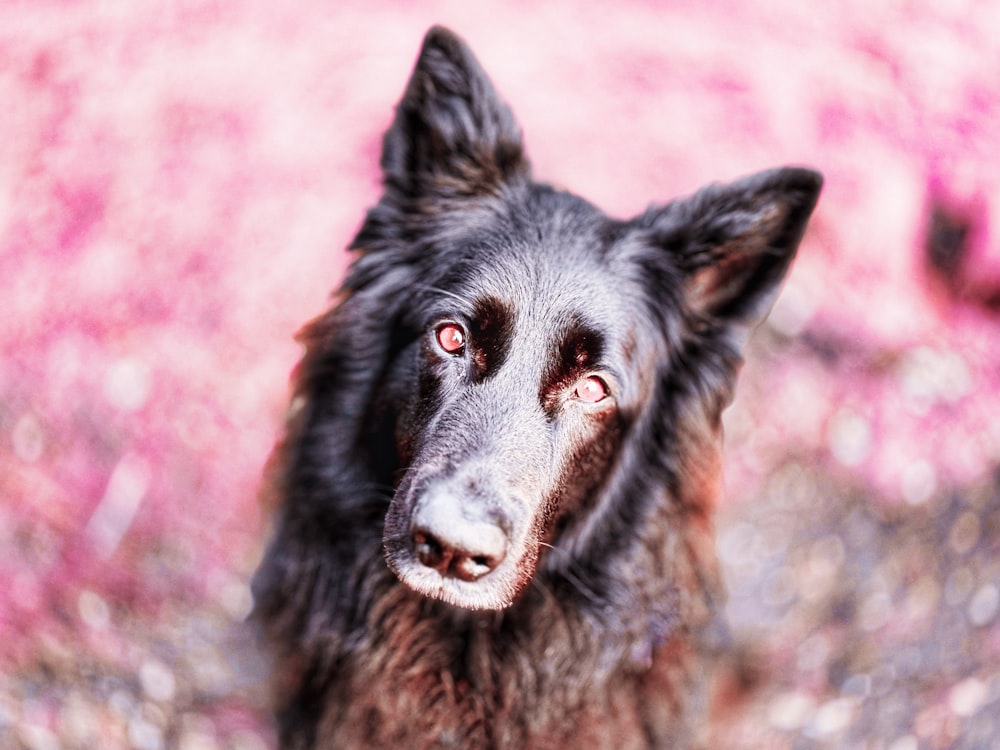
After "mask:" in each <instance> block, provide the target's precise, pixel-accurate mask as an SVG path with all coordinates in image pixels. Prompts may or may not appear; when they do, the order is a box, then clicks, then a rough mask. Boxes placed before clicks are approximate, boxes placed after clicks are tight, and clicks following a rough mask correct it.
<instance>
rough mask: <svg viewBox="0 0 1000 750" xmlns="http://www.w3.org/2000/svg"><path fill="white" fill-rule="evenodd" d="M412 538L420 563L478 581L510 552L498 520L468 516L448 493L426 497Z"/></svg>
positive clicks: (414, 521) (448, 575)
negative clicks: (447, 495)
mask: <svg viewBox="0 0 1000 750" xmlns="http://www.w3.org/2000/svg"><path fill="white" fill-rule="evenodd" d="M410 540H411V541H412V543H413V551H414V553H415V554H416V556H417V560H419V561H420V564H421V565H426V566H427V567H428V568H433V569H434V570H436V571H437V572H438V573H440V574H441V575H443V576H446V577H448V578H458V579H461V580H463V581H478V580H479V579H480V578H482V577H483V576H485V575H486V574H487V573H489V572H490V571H492V570H494V569H496V567H497V566H499V565H500V563H502V562H503V559H504V557H506V555H507V535H506V534H505V533H504V531H503V529H501V528H500V527H499V526H498V525H497V524H496V523H493V522H492V521H491V520H487V519H476V518H469V517H468V515H467V509H466V512H465V513H463V512H462V510H461V509H460V508H459V507H458V506H457V504H456V503H455V501H454V500H452V499H451V498H448V497H441V496H438V497H431V498H425V501H424V502H423V503H422V504H421V506H420V508H419V510H418V511H417V513H416V514H415V515H414V518H413V524H412V526H411V532H410Z"/></svg>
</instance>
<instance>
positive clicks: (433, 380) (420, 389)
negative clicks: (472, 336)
mask: <svg viewBox="0 0 1000 750" xmlns="http://www.w3.org/2000/svg"><path fill="white" fill-rule="evenodd" d="M414 360H416V361H414ZM403 378H405V381H404V382H406V383H409V384H410V387H409V389H408V392H407V393H406V394H405V396H404V397H403V398H401V399H400V401H399V403H398V406H397V415H396V430H395V435H396V452H397V453H398V455H399V461H400V466H401V468H403V469H406V468H407V467H409V466H410V464H411V463H412V460H413V457H414V456H415V455H417V454H418V453H419V451H420V449H421V436H422V435H425V434H426V433H427V429H426V428H427V425H428V423H429V422H430V421H431V420H432V419H433V416H434V414H436V413H437V412H438V411H439V410H440V408H441V401H442V398H443V386H442V373H441V368H440V367H435V366H434V363H433V362H429V361H428V358H427V356H426V354H425V353H423V352H421V353H420V354H419V355H417V356H416V357H414V358H413V359H411V360H410V364H409V370H408V371H407V372H406V373H405V375H403Z"/></svg>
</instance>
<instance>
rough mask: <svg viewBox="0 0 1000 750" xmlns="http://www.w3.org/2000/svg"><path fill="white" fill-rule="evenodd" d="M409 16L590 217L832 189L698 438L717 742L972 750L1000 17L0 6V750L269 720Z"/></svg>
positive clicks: (919, 12) (998, 275)
mask: <svg viewBox="0 0 1000 750" xmlns="http://www.w3.org/2000/svg"><path fill="white" fill-rule="evenodd" d="M432 23H443V24H445V25H448V26H450V27H452V28H453V29H454V30H456V31H457V32H458V33H460V34H461V35H463V36H464V37H465V38H466V39H467V40H468V41H469V43H470V44H471V45H472V47H473V49H474V50H475V51H476V53H477V55H478V56H479V58H480V60H481V61H482V63H483V65H484V67H485V68H486V69H487V70H488V71H489V73H490V74H491V75H492V77H493V79H494V81H495V83H496V84H497V86H498V88H499V89H500V91H501V93H502V94H503V95H504V96H505V97H506V99H507V100H508V101H509V102H510V104H511V105H512V107H513V109H514V111H515V113H516V114H517V116H518V118H519V120H520V122H521V124H522V126H523V128H524V131H525V137H526V142H527V147H528V153H529V156H530V157H531V158H532V160H533V163H534V167H535V173H536V176H538V177H540V178H542V179H544V180H548V181H552V182H554V183H556V184H558V185H564V186H567V187H569V188H571V189H572V190H574V191H575V192H578V193H580V194H582V195H583V196H585V197H587V198H589V199H591V200H592V201H594V202H596V203H597V204H598V205H600V206H602V207H603V208H605V209H606V210H608V211H609V212H610V213H612V214H614V215H617V216H621V217H626V216H630V215H632V214H635V213H638V212H640V211H641V210H643V209H644V208H645V207H646V205H647V204H648V203H649V202H653V201H656V202H663V201H666V200H669V199H670V198H672V197H674V196H676V195H679V194H686V193H689V192H691V191H693V190H695V189H696V188H698V187H699V186H701V185H702V184H704V183H707V182H712V181H717V180H725V179H731V178H735V177H737V176H740V175H742V174H745V173H748V172H751V171H755V170H759V169H763V168H767V167H771V166H775V165H780V164H786V163H798V164H807V165H811V166H814V167H817V168H819V169H820V170H822V171H823V172H824V173H825V175H826V178H827V183H826V188H825V191H824V194H823V197H822V199H821V201H820V206H819V209H818V212H817V214H816V216H815V219H814V220H813V222H812V224H811V228H810V230H809V233H808V235H807V238H806V240H805V242H804V244H803V246H802V249H801V252H800V256H799V260H798V261H797V263H796V265H795V266H794V268H793V271H792V274H791V276H790V278H789V280H788V283H787V286H786V288H785V290H784V292H783V294H782V296H781V298H780V300H779V302H778V304H777V306H776V307H775V310H774V312H773V314H772V316H771V318H770V320H769V322H768V323H767V324H766V325H765V326H763V327H762V328H761V329H760V331H759V332H758V335H757V337H756V339H755V340H754V344H753V350H752V351H751V353H750V358H749V361H748V364H747V366H746V367H745V370H744V373H743V378H742V381H741V384H740V388H739V391H738V398H737V401H736V404H735V405H734V407H733V408H732V409H731V410H730V411H729V412H728V414H727V438H728V449H727V470H726V471H727V475H726V492H725V498H724V500H723V502H722V506H721V508H720V519H719V528H718V531H719V540H720V556H721V559H722V561H723V564H724V566H725V571H726V576H727V582H728V585H729V589H730V592H731V603H730V606H729V617H730V620H731V623H732V626H733V637H734V651H735V652H736V653H737V654H738V655H739V657H738V672H737V678H736V679H735V680H734V684H733V686H731V688H732V695H730V696H729V698H730V699H729V700H728V701H727V702H726V703H725V706H726V710H725V711H723V712H720V714H719V715H718V716H716V717H715V720H714V724H713V727H714V729H713V732H714V736H715V739H714V743H715V746H717V747H726V748H813V747H817V748H818V747H831V748H866V749H868V750H879V749H885V750H919V749H921V748H952V747H954V748H1000V739H998V736H1000V719H998V718H996V717H997V716H998V715H1000V590H998V585H1000V473H998V465H1000V75H998V71H1000V4H997V3H995V2H991V1H990V0H909V1H908V0H876V2H871V1H870V0H847V1H845V2H841V3H826V4H820V3H808V4H807V3H801V2H798V1H797V0H796V1H794V2H793V1H792V0H768V1H767V2H754V3H746V2H738V1H737V0H706V1H704V2H697V3H695V2H690V1H689V0H675V1H674V2H633V1H631V0H620V2H617V3H614V4H613V5H611V4H607V5H605V4H602V5H598V4H596V3H595V4H589V5H583V4H577V3H573V2H570V0H550V1H549V0H541V1H540V2H539V1H533V2H527V1H525V2H503V3H500V2H482V3H465V2H457V1H456V2H447V1H445V0H442V1H441V2H386V1H385V0H371V1H369V2H364V3H362V2H341V3H336V4H334V3H327V2H321V1H320V0H302V1H300V2H295V3H273V2H270V0H238V1H237V2H219V1H216V0H180V1H178V2H173V3H150V2H128V1H126V0H84V1H81V2H57V1H56V0H51V1H50V0H35V1H33V2H30V3H28V2H5V3H2V4H0V102H2V106H3V113H2V115H0V310H2V314H0V352H2V356H0V747H3V748H29V749H30V750H49V749H50V748H94V747H99V748H140V749H141V750H159V749H161V748H182V749H183V750H203V749H205V748H232V749H233V750H236V749H239V750H260V749H261V748H266V747H268V746H270V744H271V743H272V742H273V736H272V734H271V730H270V728H269V724H268V720H267V715H266V712H264V711H263V710H262V705H263V691H262V689H261V687H260V680H261V675H262V674H263V668H262V666H261V664H260V657H259V656H258V655H257V651H256V649H255V648H254V644H253V641H252V638H250V637H248V636H247V634H246V632H245V629H244V628H242V627H241V625H240V624H241V622H242V620H243V618H244V617H245V615H246V613H247V612H248V611H249V608H250V606H251V598H250V593H249V589H248V586H247V582H248V578H249V576H250V574H251V572H252V570H253V568H254V566H255V564H256V561H257V559H258V556H259V554H260V549H261V543H262V539H263V537H264V534H265V532H266V516H265V514H264V512H263V511H262V509H261V508H260V507H259V505H258V501H257V499H256V497H255V493H256V487H257V484H258V481H259V477H260V472H261V469H262V466H263V464H264V461H265V459H266V456H267V454H268V451H269V449H270V447H271V445H272V443H273V442H274V439H275V437H276V435H277V434H278V431H279V428H280V424H281V420H282V416H283V412H284V408H285V401H286V397H287V378H288V374H289V372H290V370H291V368H292V366H293V365H294V364H295V361H296V359H297V357H298V355H299V350H298V348H297V346H296V345H295V343H294V341H293V339H292V335H293V333H294V332H295V331H296V330H297V328H298V327H299V326H300V325H301V324H302V323H304V322H305V321H306V320H308V319H309V318H311V317H313V316H314V315H316V314H318V313H319V312H320V311H322V310H323V309H324V307H325V305H326V304H327V300H328V294H329V292H330V290H331V289H333V288H334V287H335V286H336V284H337V283H338V281H339V279H340V277H341V275H342V273H343V270H344V267H345V264H346V262H347V256H346V254H345V252H344V251H343V248H344V246H345V245H346V244H347V243H348V242H349V241H350V239H351V237H352V235H353V233H354V231H355V230H356V229H357V227H358V226H359V223H360V221H361V218H362V216H363V212H364V210H365V209H366V207H368V206H369V205H371V204H372V203H373V202H374V201H375V200H376V197H377V195H378V193H379V186H378V181H379V175H378V173H377V170H376V164H377V160H378V154H379V147H380V139H381V133H382V132H383V130H384V129H385V127H386V126H387V125H388V123H389V121H390V118H391V116H392V108H393V106H394V104H395V103H396V101H397V100H398V98H399V96H400V95H401V93H402V89H403V86H404V84H405V81H406V79H407V77H408V75H409V72H410V68H411V65H412V63H413V60H414V57H415V55H416V52H417V49H418V46H419V44H420V40H421V37H422V35H423V33H424V32H425V30H426V28H427V27H428V26H430V25H431V24H432Z"/></svg>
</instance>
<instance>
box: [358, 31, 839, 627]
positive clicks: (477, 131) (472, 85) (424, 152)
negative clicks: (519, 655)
mask: <svg viewBox="0 0 1000 750" xmlns="http://www.w3.org/2000/svg"><path fill="white" fill-rule="evenodd" d="M382 167H383V170H384V182H385V195H384V196H383V198H382V200H381V201H380V203H379V204H378V205H377V206H376V207H375V208H373V209H372V210H371V211H370V212H369V215H368V218H367V220H366V222H365V225H364V226H363V227H362V230H361V232H360V233H359V235H358V238H357V239H356V241H355V245H354V246H355V248H356V249H358V250H360V251H361V253H362V254H361V257H360V259H359V261H358V262H357V263H356V265H355V268H354V270H353V272H352V274H353V275H352V277H351V279H349V281H348V286H349V287H350V286H351V285H352V284H353V286H354V289H355V291H357V290H358V289H361V288H363V287H364V285H365V284H368V283H373V282H372V279H375V278H378V277H379V276H380V275H383V276H384V277H388V276H392V277H393V278H394V279H395V280H396V281H395V282H394V283H396V285H397V286H396V293H397V299H396V301H394V302H393V303H392V304H391V309H388V308H387V309H386V310H385V311H384V314H385V315H386V316H394V317H395V319H396V322H395V323H394V326H395V328H396V329H397V330H403V331H408V332H410V333H409V335H406V336H402V337H401V338H402V341H401V342H399V345H398V346H396V348H395V350H394V353H393V357H392V361H391V364H390V365H389V366H387V369H386V372H385V373H384V375H383V376H382V383H383V385H382V391H381V392H382V397H381V398H382V401H383V404H382V409H383V410H384V411H385V412H388V413H390V414H391V419H392V424H393V433H394V435H393V444H394V450H395V451H396V452H397V454H398V455H397V457H396V465H397V468H398V469H400V471H399V473H398V476H397V484H396V489H395V493H394V496H393V498H392V501H391V504H390V507H389V510H388V513H387V516H386V519H385V528H384V544H385V551H386V556H387V559H388V563H389V566H390V568H391V569H392V570H393V571H394V572H395V573H396V575H397V576H398V577H399V578H400V580H402V581H403V582H404V583H405V584H406V585H408V586H410V587H411V588H413V589H414V590H416V591H418V592H420V593H421V594H424V595H426V596H429V597H433V598H438V599H441V600H444V601H446V602H449V603H451V604H453V605H457V606H459V607H465V608H470V609H500V608H503V607H506V606H508V605H509V604H510V603H511V602H512V601H513V600H514V599H515V597H517V595H518V594H519V593H520V592H521V591H522V590H523V588H524V587H525V585H526V584H527V582H528V581H529V580H530V579H531V577H532V576H533V575H534V573H535V571H536V568H537V566H538V564H539V563H538V561H539V559H540V557H541V553H542V551H543V550H544V549H545V548H547V547H548V546H550V545H556V546H558V545H560V544H562V543H563V542H564V540H563V539H561V538H560V535H561V534H563V533H564V532H565V531H566V529H569V528H574V527H579V526H580V524H579V523H578V522H577V521H576V520H574V519H575V517H576V516H579V515H581V514H589V515H590V516H591V517H597V516H596V515H595V514H596V509H597V508H598V507H599V506H601V505H602V503H603V502H604V501H603V500H602V498H604V497H606V496H607V495H608V494H609V493H613V492H619V493H623V492H625V491H626V490H625V485H624V483H623V482H622V481H620V480H616V479H615V477H620V475H621V474H623V473H625V472H628V471H632V472H633V473H634V472H636V471H639V469H636V468H635V466H631V468H630V466H627V464H629V465H631V464H642V469H641V470H642V471H644V472H645V474H646V476H647V479H649V481H653V482H660V483H662V482H664V481H666V477H664V476H662V472H660V473H659V474H658V470H657V469H656V467H657V466H658V465H661V464H664V461H663V458H662V456H659V455H658V453H661V452H663V450H664V446H665V445H666V443H665V441H664V438H663V436H662V433H663V432H666V431H670V430H671V429H672V427H674V426H672V425H671V424H669V423H668V422H669V420H670V419H671V418H678V419H679V418H680V415H678V414H677V413H671V409H673V410H674V411H675V412H676V403H677V400H678V399H679V398H681V396H683V397H684V398H691V399H695V400H699V403H701V404H702V407H703V408H704V409H705V410H706V412H707V413H709V414H710V416H709V420H712V419H717V417H718V412H719V411H721V409H722V407H723V406H724V405H725V403H726V402H727V400H728V389H729V386H730V385H731V379H732V376H733V370H734V365H733V363H734V362H735V360H736V359H737V358H738V352H739V349H740V347H741V345H742V342H743V340H744V339H745V336H746V334H747V333H748V332H749V330H750V329H751V328H752V327H753V326H754V325H755V324H756V323H757V322H759V320H760V319H761V318H762V316H763V315H764V314H766V312H767V310H768V309H769V306H770V304H771V302H772V300H773V296H774V294H775V291H776V288H777V285H778V283H779V282H780V280H781V278H782V277H783V276H784V274H785V271H786V270H787V268H788V265H789V263H790V261H791V258H792V256H793V254H794V252H795V249H796V247H797V245H798V243H799V240H800V238H801V235H802V232H803V230H804V228H805V224H806V221H807V219H808V217H809V215H810V213H811V211H812V209H813V206H814V204H815V201H816V199H817V196H818V193H819V189H820V184H821V180H820V177H819V176H818V175H817V174H816V173H814V172H811V171H808V170H804V169H780V170H774V171H770V172H765V173H761V174H758V175H755V176H753V177H750V178H746V179H743V180H741V181H738V182H735V183H732V184H730V185H727V186H714V187H710V188H707V189H705V190H702V191H701V192H699V193H697V194H695V195H694V196H693V197H690V198H688V199H683V200H679V201H675V202H673V203H670V204H669V205H666V206H662V207H655V208H651V209H650V210H648V211H647V212H646V213H644V214H643V215H642V216H640V217H638V218H636V219H633V220H631V221H616V220H612V219H609V218H608V217H606V216H605V215H604V214H602V213H601V212H600V211H599V210H598V209H596V208H594V207H593V206H591V205H590V204H588V203H587V202H585V201H583V200H581V199H580V198H577V197H575V196H573V195H570V194H568V193H564V192H559V191H556V190H553V189H551V188H548V187H546V186H543V185H539V184H537V183H534V182H532V181H531V178H530V170H529V167H528V163H527V161H526V160H525V158H524V155H523V148H522V143H521V136H520V132H519V130H518V127H517V125H516V123H515V121H514V119H513V117H512V116H511V114H510V111H509V110H508V109H507V107H506V105H505V104H504V103H503V102H502V101H501V100H500V99H499V98H498V97H497V95H496V93H495V92H494V90H493V87H492V85H491V84H490V82H489V80H488V79H487V77H486V76H485V74H484V73H483V72H482V70H481V69H480V68H479V66H478V64H477V63H476V61H475V59H474V58H473V57H472V55H471V53H470V52H469V50H468V49H467V48H466V46H465V45H464V44H463V43H462V41H461V40H459V39H458V38H457V37H455V36H454V35H453V34H451V33H450V32H448V31H446V30H443V29H440V28H436V29H432V30H431V31H430V32H429V34H428V35H427V38H426V39H425V41H424V45H423V49H422V51H421V53H420V56H419V59H418V61H417V64H416V68H415V70H414V73H413V76H412V78H411V80H410V82H409V85H408V87H407V89H406V92H405V95H404V97H403V99H402V101H401V102H400V104H399V106H398V108H397V111H396V117H395V121H394V122H393V124H392V126H391V128H390V129H389V131H388V132H387V134H386V136H385V141H384V150H383V155H382ZM400 296H401V297H402V299H399V297H400ZM376 314H377V313H376ZM678 394H681V395H678ZM672 405H673V406H672ZM625 446H629V447H628V449H627V450H628V451H629V453H630V455H629V456H624V455H623V454H624V452H625V451H626V448H625ZM675 479H676V477H675ZM632 489H633V491H634V489H635V485H633V486H632ZM619 502H620V505H621V506H622V507H625V506H627V505H628V504H629V503H639V502H640V499H639V498H634V497H632V498H629V497H623V498H620V501H619ZM604 504H606V503H604ZM624 512H625V511H620V512H619V515H621V513H624ZM605 531H608V532H609V533H610V527H609V528H608V529H606V530H605ZM588 533H589V537H590V543H592V544H596V545H600V544H602V543H606V544H613V543H615V540H613V539H607V538H605V539H602V537H601V534H602V529H601V528H600V524H596V525H595V524H593V523H591V524H590V527H589V532H588Z"/></svg>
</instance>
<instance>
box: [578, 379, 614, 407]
mask: <svg viewBox="0 0 1000 750" xmlns="http://www.w3.org/2000/svg"><path fill="white" fill-rule="evenodd" d="M573 395H575V396H576V397H577V398H578V399H580V400H581V401H585V402H586V403H588V404H596V403H597V402H598V401H603V400H604V399H606V398H607V397H608V386H607V385H605V383H604V381H603V380H601V379H600V378H599V377H597V376H596V375H589V376H588V377H585V378H582V379H581V380H580V381H579V382H578V383H577V384H576V390H575V391H574V392H573Z"/></svg>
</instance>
